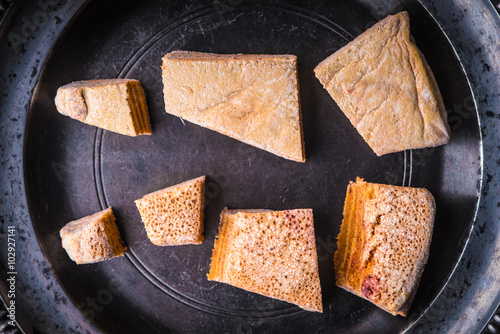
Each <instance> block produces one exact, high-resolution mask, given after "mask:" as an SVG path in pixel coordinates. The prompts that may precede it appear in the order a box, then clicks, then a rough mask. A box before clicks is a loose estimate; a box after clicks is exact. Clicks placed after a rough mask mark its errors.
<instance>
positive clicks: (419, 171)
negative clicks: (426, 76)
mask: <svg viewBox="0 0 500 334" xmlns="http://www.w3.org/2000/svg"><path fill="white" fill-rule="evenodd" d="M400 10H408V11H409V13H410V18H411V20H412V33H413V35H414V37H415V40H416V43H417V45H418V46H419V47H420V49H421V50H422V52H423V53H424V55H425V56H426V58H427V60H428V62H429V64H430V66H431V68H432V69H433V71H434V73H435V76H436V79H437V81H438V84H439V86H440V88H441V90H442V94H443V97H444V100H445V104H446V106H447V108H448V113H449V115H448V116H449V122H450V126H451V127H452V129H453V137H452V141H451V142H450V143H449V144H448V145H446V146H443V147H440V148H436V149H426V150H418V151H408V152H403V153H398V154H391V155H387V156H384V157H381V158H377V157H376V156H375V155H374V154H373V153H372V152H371V150H370V149H369V148H368V147H367V146H366V144H365V143H364V142H363V141H362V139H361V138H360V137H359V135H357V133H356V131H355V130H354V129H353V128H352V126H351V125H350V124H349V122H348V120H347V119H346V118H345V117H343V115H342V113H341V112H340V110H339V109H338V107H337V106H336V104H335V103H334V102H333V101H332V100H331V99H330V97H329V96H328V94H327V93H326V92H325V91H324V90H323V89H322V87H321V85H320V84H319V82H317V80H316V79H315V78H314V75H313V73H312V69H313V68H314V66H315V65H316V64H317V63H318V62H319V61H321V60H322V59H324V58H325V57H326V56H328V55H329V54H331V53H332V52H334V51H335V50H337V49H338V48H339V47H341V46H343V45H345V44H346V43H347V42H348V41H349V40H351V39H352V38H353V37H355V36H357V35H358V34H359V33H361V32H362V31H364V30H365V29H366V28H367V27H369V26H370V25H372V24H373V23H374V22H375V21H376V20H379V19H381V18H383V17H385V16H386V15H388V14H390V13H395V12H398V11H400ZM427 10H428V11H427ZM492 13H494V11H492V10H491V8H489V7H488V6H487V3H486V2H485V3H477V4H476V5H475V6H471V5H470V4H469V5H468V6H466V5H465V4H463V3H462V2H460V1H457V2H455V6H454V7H450V8H449V7H447V5H446V3H445V2H440V3H439V4H434V3H432V2H423V6H422V5H421V4H419V3H417V2H413V1H390V2H382V1H381V2H372V1H358V2H347V1H346V2H344V1H338V2H334V3H328V4H327V3H317V4H315V5H314V6H313V5H304V4H300V3H298V2H297V3H294V2H289V3H287V4H283V3H277V2H266V3H253V2H250V3H242V2H239V1H232V2H208V3H198V4H192V5H184V4H175V3H161V4H156V5H151V4H141V3H136V2H135V1H122V2H120V6H119V7H117V6H116V4H115V3H114V2H113V1H104V2H90V3H87V4H84V3H83V1H80V2H69V3H66V2H64V3H62V4H60V5H57V6H45V7H43V6H42V5H41V2H40V3H32V4H31V5H30V6H18V7H14V8H13V9H12V10H11V12H9V15H8V16H7V17H6V19H5V21H4V23H3V25H2V30H0V50H3V52H4V53H3V54H4V55H5V59H6V60H5V62H4V65H2V67H0V68H1V71H2V72H0V74H1V78H2V79H4V80H3V81H2V82H1V83H0V85H1V86H0V87H1V88H2V91H3V92H5V93H3V95H2V96H0V102H1V105H2V112H1V113H0V126H2V129H3V133H4V135H3V136H2V137H1V142H0V144H1V145H0V147H1V148H2V151H1V157H2V164H3V166H4V168H3V169H2V174H1V177H2V190H3V191H4V193H5V195H4V197H3V199H2V202H1V203H0V209H1V212H2V230H1V231H2V233H6V226H8V225H9V224H12V223H15V224H16V226H17V227H18V233H19V234H18V239H17V240H18V254H19V261H18V272H19V274H18V296H17V302H18V310H17V311H18V313H17V314H18V320H19V322H20V324H21V327H22V328H23V329H24V330H25V331H26V332H69V331H71V330H73V331H77V332H99V331H102V332H109V333H115V332H151V333H152V332H165V331H175V332H213V331H214V330H215V329H217V330H219V331H221V332H245V333H248V332H280V331H281V332H287V333H288V332H325V333H326V332H332V331H335V332H342V333H350V332H352V333H354V332H355V333H359V332H367V333H374V332H380V333H384V332H388V331H390V332H400V331H405V330H409V332H415V333H418V332H443V331H450V332H479V331H481V329H482V327H484V325H485V324H486V322H487V320H488V319H489V317H490V315H491V314H493V312H494V309H495V308H496V306H497V305H498V287H499V284H498V278H497V277H498V273H497V268H498V263H497V262H498V254H499V252H498V241H499V240H498V237H497V236H498V233H495V231H496V229H497V228H498V227H497V224H495V222H497V221H498V206H497V203H498V202H499V201H498V196H499V195H498V185H497V179H496V177H497V170H498V165H497V160H498V156H499V154H498V153H499V152H498V149H499V147H498V146H497V144H498V136H499V134H498V131H495V129H494V126H495V124H496V122H498V121H497V120H498V110H499V109H498V95H495V94H498V93H494V92H496V91H498V90H496V91H495V90H494V88H495V87H498V86H499V85H498V64H500V62H498V59H497V58H498V54H494V53H492V52H491V51H490V50H494V49H495V47H496V48H497V49H498V35H497V36H495V29H494V28H495V27H497V28H498V16H497V17H495V16H492V15H493V14H492ZM488 15H490V16H488ZM432 16H434V17H435V18H436V20H437V22H439V24H437V23H436V22H435V21H434V19H433V18H432ZM479 17H483V18H484V17H486V18H487V20H486V23H485V22H480V21H479V20H478V18H479ZM36 20H38V21H36ZM26 22H35V23H32V24H31V25H30V24H29V23H26ZM37 22H38V23H37ZM485 24H486V26H485ZM488 25H489V26H488ZM478 27H484V30H481V29H478ZM488 27H489V28H488ZM441 29H442V30H441ZM443 31H444V33H443ZM496 31H498V29H497V30H496ZM430 36H432V37H430ZM175 49H188V50H196V51H212V52H219V53H236V52H243V53H292V54H296V55H297V56H298V58H299V82H300V84H301V102H302V109H303V118H304V120H303V121H304V133H305V140H306V154H307V157H308V161H307V163H305V164H300V163H294V162H289V161H286V160H284V159H281V158H278V157H275V156H273V155H271V154H269V153H266V152H264V151H261V150H258V149H254V148H252V147H250V146H247V145H244V144H242V143H239V142H237V141H234V140H232V139H229V138H227V137H224V136H222V135H219V134H217V133H215V132H212V131H210V130H207V129H203V128H201V127H198V126H195V125H193V124H189V123H187V122H185V123H183V122H181V121H180V120H179V119H177V118H175V117H173V116H171V115H168V114H166V113H165V112H164V106H163V100H162V89H161V71H160V59H161V57H162V56H163V55H164V54H165V53H166V52H168V51H171V50H175ZM495 57H496V58H495ZM495 74H496V76H495ZM108 77H128V78H135V79H139V80H140V81H141V82H142V84H143V86H144V88H145V91H146V95H147V102H148V106H149V109H150V115H151V120H152V125H153V135H152V136H149V137H139V138H127V137H124V136H120V135H117V134H113V133H109V132H106V131H102V130H96V129H95V128H92V127H89V126H86V125H84V124H81V123H79V122H75V121H72V120H70V119H68V118H65V117H63V116H61V115H58V114H57V112H56V111H55V107H54V105H53V97H54V95H55V91H56V89H57V87H58V86H60V85H62V84H65V83H68V82H70V81H74V80H82V79H90V78H108ZM202 174H205V175H207V176H208V179H207V189H206V197H207V203H208V205H207V207H206V210H205V215H206V218H205V241H204V243H203V244H202V245H200V246H185V247H166V248H159V247H155V246H153V245H152V244H150V242H149V241H148V239H147V237H146V234H145V231H144V228H143V226H142V223H141V222H140V217H139V214H138V212H137V210H136V209H135V207H134V205H133V200H135V199H137V198H140V197H141V196H142V195H143V194H145V193H148V192H150V191H153V190H156V189H159V188H162V187H165V186H168V185H171V184H175V183H178V182H180V181H183V180H186V179H188V178H192V177H195V176H199V175H202ZM358 175H359V176H362V177H365V178H366V179H367V180H369V181H373V182H381V183H389V184H399V185H412V186H420V187H426V188H428V189H429V190H430V191H431V192H432V193H433V194H434V196H435V197H436V201H437V206H438V215H437V218H436V227H435V233H434V238H433V243H432V246H431V258H430V259H429V263H428V265H427V267H426V271H425V273H424V277H423V279H422V283H421V285H420V288H419V291H418V294H417V297H416V299H415V301H414V304H413V307H412V309H411V310H410V314H409V316H408V317H407V318H402V317H392V316H390V315H388V314H386V313H384V312H383V311H380V310H378V309H377V308H376V307H374V306H372V305H371V304H369V303H367V302H364V301H363V300H361V299H359V298H357V297H355V296H353V295H350V294H348V293H346V292H344V291H343V290H340V289H338V288H336V287H335V286H334V275H333V268H332V256H333V252H334V250H335V247H336V246H335V236H336V235H337V233H338V230H339V227H340V221H341V212H342V204H343V198H344V196H345V188H346V186H347V183H348V181H349V180H353V179H354V178H355V177H356V176H358ZM108 205H111V206H113V208H114V210H115V212H116V216H117V219H118V225H119V229H120V231H121V233H122V236H123V238H124V240H125V242H126V243H127V245H128V246H129V251H128V252H127V254H126V257H123V258H120V259H114V260H112V261H108V262H105V263H99V264H95V265H86V266H76V265H75V264H74V263H72V262H71V261H70V260H69V259H68V258H67V255H66V254H65V253H64V250H63V249H62V248H61V247H60V241H59V237H58V230H59V229H60V227H62V226H63V225H64V224H65V223H66V222H67V221H69V220H73V219H76V218H79V217H81V216H84V215H87V214H90V213H93V212H95V211H98V210H100V209H101V208H104V207H107V206H108ZM225 206H228V207H231V208H267V209H287V208H297V207H312V208H313V210H314V215H315V227H316V237H317V246H318V256H319V262H320V276H321V282H322V289H323V295H324V305H325V313H324V314H312V313H309V312H305V311H301V310H300V309H299V308H297V307H293V306H291V305H289V304H287V303H284V302H279V301H275V300H271V299H268V298H265V297H261V296H258V295H254V294H251V293H247V292H245V291H242V290H238V289H236V288H233V287H230V286H227V285H224V284H219V283H215V282H208V281H207V280H206V277H205V275H206V273H207V272H208V266H209V260H210V255H211V250H212V247H213V241H214V238H215V235H216V232H217V226H218V215H219V213H220V211H221V210H222V208H223V207H225ZM476 214H477V216H476ZM495 219H496V220H495ZM469 237H470V238H469ZM464 249H465V252H464ZM0 257H1V258H0V263H2V265H3V266H4V265H5V263H4V262H2V261H5V258H6V254H5V250H4V249H0ZM4 276H5V271H2V272H1V273H0V278H1V279H2V282H5V277H4ZM0 287H1V289H2V290H1V291H0V292H1V293H2V296H3V297H5V292H6V291H5V286H4V285H2V284H0ZM436 298H437V299H436ZM47 305H50V307H47ZM470 319H477V321H476V320H474V321H471V320H470Z"/></svg>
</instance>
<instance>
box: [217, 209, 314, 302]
mask: <svg viewBox="0 0 500 334" xmlns="http://www.w3.org/2000/svg"><path fill="white" fill-rule="evenodd" d="M207 276H208V279H209V280H214V281H218V282H223V283H227V284H231V285H233V286H235V287H238V288H241V289H244V290H247V291H251V292H255V293H259V294H261V295H264V296H267V297H271V298H276V299H279V300H284V301H286V302H289V303H292V304H296V305H298V306H300V307H301V308H303V309H305V310H308V311H316V312H323V303H322V297H321V285H320V280H319V271H318V258H317V253H316V238H315V235H314V220H313V213H312V210H311V209H297V210H285V211H268V210H228V209H227V208H226V209H224V211H222V213H221V222H220V225H219V235H218V236H217V239H216V241H215V245H214V250H213V255H212V263H211V266H210V272H209V274H208V275H207Z"/></svg>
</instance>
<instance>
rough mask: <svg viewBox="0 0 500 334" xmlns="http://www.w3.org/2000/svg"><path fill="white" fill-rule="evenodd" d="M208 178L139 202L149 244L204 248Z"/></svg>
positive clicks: (149, 196) (160, 192) (156, 194)
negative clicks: (199, 245)
mask: <svg viewBox="0 0 500 334" xmlns="http://www.w3.org/2000/svg"><path fill="white" fill-rule="evenodd" d="M204 193H205V176H200V177H198V178H196V179H192V180H189V181H185V182H183V183H180V184H177V185H174V186H171V187H168V188H165V189H162V190H158V191H155V192H153V193H150V194H147V195H145V196H144V197H143V198H141V199H138V200H136V201H135V204H136V205H137V209H138V210H139V212H140V214H141V217H142V221H143V223H144V227H145V228H146V232H147V234H148V238H149V240H151V242H152V243H153V244H155V245H157V246H173V245H185V244H201V242H202V241H203V209H204V205H203V200H204Z"/></svg>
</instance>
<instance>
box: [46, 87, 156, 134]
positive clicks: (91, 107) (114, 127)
mask: <svg viewBox="0 0 500 334" xmlns="http://www.w3.org/2000/svg"><path fill="white" fill-rule="evenodd" d="M55 103H56V108H57V110H58V111H59V112H60V113H61V114H63V115H66V116H69V117H71V118H74V119H77V120H79V121H81V122H83V123H86V124H90V125H94V126H97V127H100V128H103V129H106V130H109V131H113V132H117V133H121V134H123V135H127V136H133V137H135V136H138V135H150V134H151V124H150V123H149V113H148V106H147V105H146V98H145V96H144V90H143V89H142V86H141V83H140V82H139V81H137V80H133V79H100V80H86V81H76V82H73V83H70V84H67V85H64V86H62V87H59V89H58V90H57V95H56V98H55Z"/></svg>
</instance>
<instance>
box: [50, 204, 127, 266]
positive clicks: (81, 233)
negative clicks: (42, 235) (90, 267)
mask: <svg viewBox="0 0 500 334" xmlns="http://www.w3.org/2000/svg"><path fill="white" fill-rule="evenodd" d="M59 235H60V236H61V240H62V246H63V248H64V249H65V250H66V252H67V253H68V255H69V257H70V258H71V260H73V261H75V262H76V263H77V264H85V263H94V262H99V261H104V260H109V259H111V258H113V257H116V256H121V255H123V254H124V252H125V250H126V249H127V247H125V246H124V245H123V241H122V239H121V237H120V233H119V232H118V228H117V226H116V223H115V217H114V215H113V211H112V209H111V208H108V209H106V210H103V211H101V212H97V213H95V214H93V215H90V216H87V217H83V218H81V219H78V220H75V221H71V222H69V223H68V224H66V225H65V226H64V227H63V228H62V229H61V231H60V232H59Z"/></svg>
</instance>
